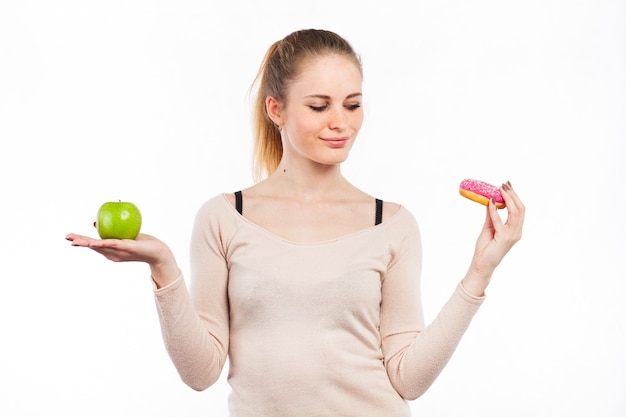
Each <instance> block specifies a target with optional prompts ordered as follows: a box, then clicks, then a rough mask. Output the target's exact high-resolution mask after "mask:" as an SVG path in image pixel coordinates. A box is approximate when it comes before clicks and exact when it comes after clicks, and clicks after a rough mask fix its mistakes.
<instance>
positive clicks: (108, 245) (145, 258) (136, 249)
mask: <svg viewBox="0 0 626 417" xmlns="http://www.w3.org/2000/svg"><path fill="white" fill-rule="evenodd" d="M65 239H67V240H69V241H70V242H72V246H79V247H85V248H89V249H92V250H94V251H95V252H98V253H100V254H101V255H103V256H104V257H105V258H107V259H109V260H111V261H114V262H145V263H147V264H148V265H149V266H150V271H151V273H152V279H153V280H154V282H155V284H156V286H157V287H158V288H161V287H164V286H166V285H168V284H170V283H172V282H174V281H175V280H176V279H177V278H178V276H179V275H180V270H179V269H178V265H177V264H176V259H175V258H174V255H173V254H172V251H171V250H170V248H169V247H168V246H167V245H166V244H165V243H163V242H162V241H160V240H159V239H157V238H155V237H154V236H150V235H147V234H144V233H140V234H139V235H138V236H137V238H136V239H135V240H130V239H123V240H120V239H94V238H91V237H89V236H83V235H77V234H74V233H70V234H68V235H67V236H66V237H65Z"/></svg>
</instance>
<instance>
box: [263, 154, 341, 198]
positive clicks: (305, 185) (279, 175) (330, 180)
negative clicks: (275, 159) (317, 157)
mask: <svg viewBox="0 0 626 417" xmlns="http://www.w3.org/2000/svg"><path fill="white" fill-rule="evenodd" d="M268 180H271V181H272V182H273V183H275V185H277V186H278V187H279V189H280V190H281V191H282V192H284V193H285V194H288V195H289V196H291V197H292V198H296V199H298V200H300V201H315V200H320V199H324V198H327V197H332V196H335V195H338V194H340V193H342V192H344V191H345V190H346V187H347V186H349V183H348V181H346V179H345V178H344V177H343V174H342V173H341V167H340V166H339V165H320V164H311V165H306V166H302V165H291V164H288V163H286V162H285V161H282V162H281V163H280V165H279V166H278V169H276V172H274V174H272V175H271V176H270V178H268Z"/></svg>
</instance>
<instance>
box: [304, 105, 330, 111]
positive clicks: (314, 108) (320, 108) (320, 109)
mask: <svg viewBox="0 0 626 417" xmlns="http://www.w3.org/2000/svg"><path fill="white" fill-rule="evenodd" d="M327 107H328V106H327V105H325V106H309V108H310V109H311V110H313V111H316V112H323V111H324V110H326V108H327Z"/></svg>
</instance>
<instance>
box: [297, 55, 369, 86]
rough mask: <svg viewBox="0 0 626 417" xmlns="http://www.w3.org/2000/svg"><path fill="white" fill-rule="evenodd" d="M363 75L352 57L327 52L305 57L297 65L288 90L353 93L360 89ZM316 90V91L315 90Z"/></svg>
mask: <svg viewBox="0 0 626 417" xmlns="http://www.w3.org/2000/svg"><path fill="white" fill-rule="evenodd" d="M362 82H363V77H362V75H361V69H360V67H359V65H358V64H357V63H355V62H354V61H353V60H352V59H350V58H348V57H345V56H342V55H337V54H327V55H321V56H314V57H311V58H307V59H305V60H304V61H303V62H302V63H301V64H300V67H299V71H298V75H297V77H296V78H295V79H294V80H293V81H292V82H291V83H290V88H289V90H290V91H293V92H296V93H304V94H307V93H308V94H319V93H325V94H328V95H330V93H332V92H335V93H336V94H342V93H343V92H345V91H349V93H348V94H353V93H356V92H360V91H361V84H362ZM315 90H318V91H315Z"/></svg>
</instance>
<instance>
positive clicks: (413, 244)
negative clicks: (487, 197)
mask: <svg viewBox="0 0 626 417" xmlns="http://www.w3.org/2000/svg"><path fill="white" fill-rule="evenodd" d="M257 84H258V89H259V90H258V98H257V104H256V115H255V120H256V132H257V137H256V140H257V142H256V149H255V151H256V163H257V169H258V171H259V172H260V173H264V174H267V177H266V178H265V179H264V180H262V181H260V182H258V183H256V185H254V186H252V187H250V188H247V189H245V190H243V191H241V192H236V193H234V194H224V195H218V196H216V197H214V198H212V199H211V200H209V201H208V202H207V203H205V204H204V205H203V206H202V207H201V208H200V210H199V212H198V215H197V217H196V221H195V224H194V229H193V236H192V245H191V279H190V288H189V291H188V289H187V286H186V283H185V280H184V279H183V276H182V274H181V272H180V270H179V268H178V266H177V264H176V261H175V259H174V256H173V255H172V252H171V251H170V250H169V249H168V247H167V246H166V245H165V244H164V243H163V242H161V241H159V240H158V239H156V238H154V237H151V236H148V235H144V234H141V235H140V236H139V237H138V238H137V239H136V240H134V241H133V240H129V241H126V240H123V241H120V240H97V239H91V238H89V237H85V236H79V235H75V234H70V235H68V237H67V239H68V240H70V241H72V244H73V245H74V246H84V247H89V248H91V249H93V250H95V251H97V252H100V253H102V254H103V255H104V256H106V257H107V258H109V259H111V260H113V261H142V262H146V263H148V265H149V266H150V269H151V273H152V279H153V281H154V284H155V285H154V286H155V289H154V292H155V297H156V302H157V307H158V313H159V318H160V321H161V327H162V331H163V336H164V340H165V345H166V347H167V349H168V352H169V354H170V356H171V358H172V361H173V362H174V364H175V366H176V368H177V369H178V372H179V373H180V375H181V377H182V379H183V380H184V382H185V383H187V384H188V385H189V386H191V387H192V388H194V389H197V390H203V389H206V388H207V387H209V386H210V385H211V384H213V383H214V382H215V381H216V380H217V379H218V377H219V375H220V373H221V371H222V368H223V366H224V363H225V361H226V358H227V356H228V358H229V375H228V380H229V383H230V385H231V387H232V393H231V395H230V398H229V408H230V413H231V416H233V417H240V416H271V417H278V416H290V417H291V416H359V417H364V416H376V417H382V416H409V415H410V409H409V406H408V403H407V401H406V400H410V399H415V398H417V397H418V396H419V395H421V394H422V393H423V392H424V391H425V390H426V389H427V388H428V387H429V386H430V385H431V384H432V382H433V381H434V379H435V378H436V377H437V375H438V374H439V373H440V372H441V370H442V369H443V367H444V366H445V364H446V363H447V361H448V359H449V358H450V356H451V355H452V353H453V351H454V350H455V348H456V346H457V343H458V342H459V340H460V338H461V337H462V335H463V333H464V331H465V329H466V328H467V326H468V325H469V323H470V320H471V319H472V317H473V315H474V313H475V312H476V311H477V309H478V308H479V306H480V304H481V303H482V301H483V298H484V290H485V288H486V287H487V285H488V284H489V281H490V279H491V276H492V274H493V272H494V269H495V268H496V266H497V265H498V264H499V263H500V261H501V260H502V258H503V257H504V255H505V254H506V253H507V252H508V251H509V249H510V248H511V247H512V246H513V245H514V244H515V242H517V241H518V240H519V239H520V237H521V233H522V224H523V218H524V206H523V204H522V203H521V201H520V200H519V198H518V196H517V195H516V193H515V192H514V191H513V189H512V188H511V186H510V184H508V183H507V184H503V185H502V187H501V192H502V194H503V196H504V199H505V202H506V205H507V210H508V216H507V220H506V222H505V223H503V222H502V220H501V219H500V217H499V215H498V213H497V211H496V208H495V206H494V204H493V203H491V204H489V206H488V207H487V209H486V220H485V223H484V227H483V229H482V232H481V233H480V235H479V237H478V241H477V243H476V249H475V253H474V257H473V259H472V262H471V264H470V266H469V268H468V271H467V274H466V275H465V277H463V278H462V280H461V281H460V282H459V284H458V286H457V287H456V289H455V290H454V291H453V292H452V295H451V297H450V299H449V301H448V302H447V303H446V304H445V305H444V306H443V308H442V310H441V313H440V314H439V315H438V317H437V318H436V319H435V320H434V321H433V322H432V323H431V324H430V325H429V326H425V325H424V318H423V314H422V307H421V299H420V297H421V295H420V289H419V281H420V267H421V246H420V245H421V243H420V235H419V230H418V227H417V224H416V222H415V220H414V218H413V216H412V215H411V214H410V213H409V212H408V210H407V209H406V208H404V207H403V206H400V205H398V204H394V203H390V202H382V201H380V200H378V199H376V198H374V197H372V196H370V195H368V194H366V193H365V192H363V191H361V190H359V189H357V188H356V187H354V186H353V185H352V184H350V183H349V182H348V181H347V180H346V179H345V178H344V177H343V175H342V173H341V163H342V162H343V161H344V160H345V159H346V158H347V157H348V154H349V152H350V148H351V147H352V145H353V144H354V141H355V140H356V137H357V134H358V132H359V129H360V127H361V123H362V121H363V110H362V106H361V104H362V92H361V84H362V71H361V64H360V61H359V58H358V56H357V55H356V54H355V52H354V51H353V50H352V48H351V47H350V45H349V44H348V43H347V42H346V41H345V40H344V39H342V38H341V37H339V36H338V35H336V34H334V33H332V32H328V31H321V30H303V31H298V32H294V33H292V34H290V35H289V36H287V37H286V38H285V39H283V40H281V41H278V42H276V43H275V44H274V45H272V46H271V48H270V49H269V50H268V52H267V54H266V57H265V59H264V62H263V64H262V66H261V69H260V71H259V75H258V77H257Z"/></svg>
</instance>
